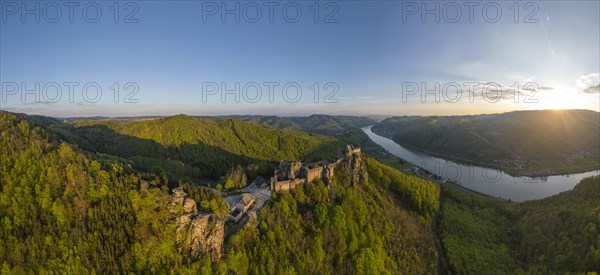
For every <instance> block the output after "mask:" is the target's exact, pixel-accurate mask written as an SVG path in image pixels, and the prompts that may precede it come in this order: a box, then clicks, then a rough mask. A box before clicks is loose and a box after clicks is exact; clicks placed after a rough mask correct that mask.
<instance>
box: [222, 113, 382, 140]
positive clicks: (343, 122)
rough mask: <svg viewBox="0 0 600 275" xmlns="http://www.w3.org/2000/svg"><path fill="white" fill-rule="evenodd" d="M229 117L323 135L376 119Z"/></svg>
mask: <svg viewBox="0 0 600 275" xmlns="http://www.w3.org/2000/svg"><path fill="white" fill-rule="evenodd" d="M231 117H233V118H237V119H241V120H244V121H249V122H253V123H256V124H260V125H269V126H273V127H277V128H282V129H295V130H302V131H305V132H309V133H318V134H323V135H339V134H343V133H345V132H347V131H350V130H356V129H360V128H362V127H365V126H369V125H374V124H377V121H375V120H374V119H371V118H368V117H359V116H330V115H311V116H307V117H279V116H231Z"/></svg>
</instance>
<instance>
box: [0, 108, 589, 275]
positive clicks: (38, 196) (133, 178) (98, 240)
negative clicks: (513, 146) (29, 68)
mask: <svg viewBox="0 0 600 275" xmlns="http://www.w3.org/2000/svg"><path fill="white" fill-rule="evenodd" d="M174 119H175V121H178V122H179V123H183V124H185V123H187V122H184V121H188V120H189V121H190V122H191V123H194V122H195V121H196V120H198V119H197V118H189V117H181V116H178V117H175V118H174ZM165 120H166V122H165ZM179 120H182V121H179ZM200 121H201V122H196V123H199V124H200V125H205V124H204V123H205V122H204V121H202V120H200ZM156 123H164V127H166V128H168V127H172V126H171V125H172V124H173V123H172V122H168V119H160V120H158V122H157V121H141V122H109V121H101V122H94V123H90V122H86V123H80V124H78V125H76V126H75V127H73V126H71V125H69V124H64V123H62V122H60V121H57V120H55V119H52V118H46V117H39V116H26V115H21V114H12V113H8V112H3V111H0V164H1V165H0V264H1V265H2V266H1V270H2V271H1V272H2V273H3V274H9V273H17V274H21V273H48V272H56V273H167V272H175V273H204V274H206V273H219V274H229V273H232V272H233V273H237V274H246V273H253V274H254V273H267V274H274V273H277V274H279V273H301V274H306V273H310V274H312V273H317V274H323V273H352V274H423V273H436V272H440V273H446V272H447V271H450V272H452V273H453V274H507V273H509V274H510V273H530V274H547V273H566V272H577V273H579V272H581V273H586V272H600V237H599V236H600V224H599V223H600V204H599V203H598V198H599V197H600V177H598V176H596V177H592V178H588V179H585V180H583V181H582V182H581V183H579V184H578V185H577V186H576V187H575V188H574V189H573V190H571V191H567V192H563V193H561V194H558V195H555V196H552V197H549V198H546V199H542V200H535V201H527V202H522V203H510V202H506V201H502V200H499V199H495V198H491V197H486V196H481V195H473V194H469V193H465V192H462V191H460V189H455V188H450V187H444V188H441V187H440V186H439V185H438V184H435V183H433V182H429V181H426V180H423V179H421V178H418V177H416V176H412V175H408V174H405V173H403V172H401V171H399V170H397V169H394V168H392V167H389V166H386V165H383V164H381V163H380V162H379V161H377V160H376V159H373V158H370V157H368V156H365V155H363V156H362V157H361V160H360V161H354V162H352V163H351V162H350V161H348V162H343V163H342V164H341V165H340V166H338V168H336V170H335V175H334V178H333V181H332V182H331V183H327V184H326V183H323V182H321V181H317V182H314V183H310V184H305V185H301V186H300V187H298V188H296V189H294V190H291V191H289V192H282V193H279V194H275V195H274V197H273V198H272V199H271V200H270V201H269V202H268V203H267V205H266V206H265V207H264V208H263V209H261V211H260V212H259V213H258V216H257V218H256V220H253V221H252V222H249V223H248V224H247V225H246V226H244V227H243V228H241V230H240V231H237V233H234V234H232V235H230V236H227V237H226V238H225V239H224V240H223V245H224V247H225V250H224V255H223V257H222V258H220V259H219V260H211V257H209V255H207V254H203V256H201V257H199V258H194V259H192V258H190V257H189V255H188V254H186V253H183V252H182V248H181V246H180V244H179V242H178V238H177V234H178V233H177V232H178V224H179V223H180V221H181V219H180V215H181V213H180V212H181V211H182V205H179V206H176V207H175V208H173V206H172V200H173V195H172V193H173V189H174V188H177V187H181V188H183V190H184V191H185V192H186V193H187V194H188V195H189V197H190V198H192V199H194V200H195V202H196V203H197V204H196V205H197V212H198V213H200V212H202V213H214V214H215V215H216V216H217V217H218V218H220V219H223V218H224V217H225V215H226V214H227V213H228V212H229V206H227V205H226V203H225V201H224V200H223V198H222V197H221V196H220V195H218V194H216V193H214V192H213V191H209V190H208V189H206V188H201V187H199V186H198V182H193V181H185V180H182V179H181V178H179V177H177V176H176V175H175V173H173V172H170V171H168V170H169V169H168V168H163V167H162V166H161V165H162V163H154V164H153V166H154V168H155V169H150V170H148V171H147V170H145V169H138V167H137V165H136V162H137V161H139V159H137V158H139V157H136V156H137V155H134V156H130V155H125V154H115V155H117V156H115V155H113V154H111V152H110V151H100V152H102V153H96V152H98V150H96V149H93V148H103V147H104V148H106V150H110V148H108V147H109V146H110V145H111V144H113V143H101V142H100V141H107V140H105V139H92V138H91V134H90V136H86V135H85V134H82V133H81V132H79V131H81V130H80V128H84V129H85V131H87V130H88V129H86V128H85V127H92V128H90V129H95V130H94V131H96V132H94V133H97V134H99V135H102V131H101V130H100V129H106V130H110V129H116V130H114V131H116V132H119V133H120V132H123V133H121V134H119V135H120V136H119V138H122V139H124V140H127V139H129V138H132V143H131V144H128V145H130V146H136V145H135V142H133V141H136V142H139V141H140V140H149V141H152V142H153V143H156V144H159V145H160V146H162V147H163V148H164V147H165V146H166V147H169V146H171V145H172V144H175V143H176V142H175V140H180V142H181V143H185V142H186V141H184V140H187V141H188V142H194V140H195V141H196V142H200V141H199V140H200V139H201V137H197V136H196V135H195V133H197V132H201V131H203V130H204V131H208V132H210V131H216V130H215V129H220V128H224V130H223V131H224V133H233V132H236V133H238V134H239V133H244V131H246V132H247V133H245V134H240V135H248V136H250V137H252V133H254V132H261V131H267V132H268V133H271V134H274V135H285V134H289V135H292V136H293V137H292V139H293V138H297V139H298V140H303V138H306V139H308V140H309V141H302V142H307V144H313V143H310V142H314V145H313V146H314V147H313V148H316V150H322V148H330V147H329V146H331V151H332V152H325V153H324V152H323V151H319V152H308V151H302V150H300V149H298V148H294V146H296V144H295V143H284V144H279V145H278V146H287V147H278V148H281V149H282V150H284V151H287V152H294V153H289V154H298V155H291V156H292V157H294V156H300V155H301V154H304V155H305V156H307V157H308V156H314V157H318V156H319V154H323V153H324V157H327V156H328V155H329V154H334V153H335V152H334V151H335V150H334V146H335V144H344V142H348V141H352V142H354V143H355V144H361V143H364V142H368V141H367V140H365V139H364V136H363V135H361V134H360V133H349V134H345V135H342V136H339V137H336V138H331V137H329V138H328V137H324V136H319V135H310V134H305V133H301V132H297V131H287V130H285V131H283V130H280V129H275V128H272V127H266V126H258V125H255V124H252V123H246V122H242V121H239V120H233V121H230V120H229V119H224V120H214V119H213V120H212V122H210V123H208V125H214V124H216V125H219V123H224V124H225V125H229V127H230V128H231V130H225V128H227V126H218V127H217V126H215V127H216V128H202V127H204V126H199V125H196V126H194V127H189V128H190V129H203V130H189V131H191V132H192V133H191V134H189V135H188V134H185V135H183V136H182V135H178V137H179V138H180V139H173V140H170V139H171V138H173V136H174V135H175V136H177V134H173V133H171V132H173V131H174V132H177V131H179V132H180V133H181V132H186V131H185V130H184V129H179V130H178V128H177V127H175V128H168V130H165V131H163V132H165V134H160V135H159V134H158V133H152V132H150V133H149V134H148V133H146V132H145V131H146V130H148V129H154V127H158V126H155V124H156ZM130 124H133V126H134V127H128V126H130ZM175 124H176V125H177V123H175ZM183 124H182V125H183ZM237 124H240V125H241V126H240V125H237ZM98 125H99V126H102V127H103V128H95V127H97V126H98ZM106 125H109V126H106ZM236 125H237V126H236ZM120 127H122V128H120ZM138 127H140V128H138ZM146 127H147V128H146ZM245 127H247V128H248V129H246V130H242V129H243V128H245ZM140 129H142V130H140ZM234 129H235V130H234ZM114 131H113V133H114ZM157 131H158V129H157ZM269 131H271V132H269ZM133 134H137V135H140V137H134V136H133ZM220 134H221V133H220V132H218V133H216V134H215V138H214V140H213V139H211V141H210V142H212V143H211V144H213V146H215V147H217V148H220V149H221V150H223V151H224V152H229V151H233V150H238V151H234V152H235V154H239V158H240V159H241V160H242V162H241V163H243V164H245V165H246V166H244V165H243V164H239V163H228V165H227V169H223V170H222V172H219V173H216V172H215V176H217V177H218V181H219V182H220V183H222V184H227V183H229V184H231V185H232V186H228V188H230V189H235V188H239V187H241V186H242V185H243V181H244V180H246V182H248V178H249V175H250V171H253V169H254V168H253V169H248V166H251V165H249V164H255V165H256V166H259V165H258V164H256V163H253V161H254V160H256V159H259V160H260V159H261V156H259V155H258V154H259V153H256V152H254V153H253V151H252V150H254V149H253V148H257V147H259V145H249V144H248V145H245V146H244V145H241V144H238V146H237V147H233V148H232V147H226V146H225V145H231V144H230V143H228V142H229V141H235V140H244V139H238V138H234V137H233V136H228V137H225V136H224V137H221V138H216V136H217V135H220ZM144 135H148V136H144ZM224 135H226V134H224ZM233 135H234V136H235V134H233ZM151 137H152V138H151ZM159 137H160V138H159ZM282 138H287V137H282ZM313 139H314V140H313ZM109 140H110V139H109ZM224 140H225V141H224ZM267 140H268V139H267ZM94 142H99V144H93V143H94ZM207 142H209V141H207ZM221 142H222V143H221ZM254 142H262V141H261V140H256V141H254ZM116 144H122V143H119V142H117V143H116ZM221 146H223V148H221ZM269 146H273V144H272V143H267V144H266V145H265V148H268V147H269ZM125 147H127V146H123V147H122V149H123V150H126V148H125ZM90 148H92V149H90ZM140 148H145V147H140ZM157 148H160V147H157ZM335 149H339V148H335ZM140 150H141V149H140ZM267 150H270V149H267ZM271 150H275V149H271ZM250 154H256V155H254V156H248V155H250ZM282 154H285V153H282ZM155 157H156V159H158V160H160V161H164V162H165V165H167V164H169V163H177V162H181V163H183V165H188V164H187V163H185V162H184V161H183V160H179V159H176V158H175V157H173V158H170V157H166V156H164V155H160V154H158V155H156V156H155ZM213 157H215V156H214V155H205V156H199V158H203V159H204V161H207V162H209V161H211V158H213ZM244 161H246V162H244ZM195 168H198V169H200V166H197V167H195ZM260 169H262V168H256V169H254V170H256V171H258V170H260ZM271 172H272V171H271ZM256 173H259V172H256ZM223 187H224V186H223ZM174 209H175V210H174ZM194 215H196V212H194Z"/></svg>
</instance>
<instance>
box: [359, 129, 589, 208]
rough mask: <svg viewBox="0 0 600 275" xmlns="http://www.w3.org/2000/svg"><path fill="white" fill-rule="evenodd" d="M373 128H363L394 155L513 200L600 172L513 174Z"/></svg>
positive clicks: (561, 187)
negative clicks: (412, 145)
mask: <svg viewBox="0 0 600 275" xmlns="http://www.w3.org/2000/svg"><path fill="white" fill-rule="evenodd" d="M371 127H372V126H367V127H364V128H362V130H363V131H364V132H365V133H366V134H367V135H368V136H369V138H371V140H373V141H374V142H375V143H377V144H379V146H381V147H383V148H384V149H385V150H387V151H388V152H390V153H391V154H393V155H395V156H397V157H399V158H402V159H404V160H406V161H408V162H410V163H413V164H415V165H417V166H419V167H421V168H423V169H426V170H428V171H429V172H431V173H434V174H436V175H438V176H440V177H442V178H443V179H446V180H451V181H454V182H456V183H458V184H460V185H461V186H462V187H466V188H468V189H471V190H475V191H478V192H481V193H484V194H488V195H490V196H494V197H501V198H505V199H511V200H513V201H525V200H533V199H540V198H545V197H548V196H552V195H554V194H558V193H560V192H562V191H567V190H571V189H573V187H574V186H575V185H576V184H577V183H578V182H579V181H581V179H583V178H586V177H589V176H593V175H598V174H600V170H595V171H590V172H585V173H578V174H570V175H557V176H548V177H541V178H531V177H513V176H511V175H509V174H506V173H504V172H502V171H500V170H496V169H492V168H487V167H480V166H473V165H468V164H463V163H457V162H454V161H451V160H445V159H442V158H438V157H433V156H430V155H427V154H423V153H419V152H415V151H411V150H408V149H406V148H404V147H402V146H400V145H399V144H398V143H396V142H394V141H393V140H391V139H388V138H385V137H382V136H380V135H377V134H375V133H373V132H372V131H371Z"/></svg>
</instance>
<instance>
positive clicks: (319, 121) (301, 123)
mask: <svg viewBox="0 0 600 275" xmlns="http://www.w3.org/2000/svg"><path fill="white" fill-rule="evenodd" d="M195 117H196V118H200V119H219V118H233V119H239V120H243V121H247V122H252V123H255V124H259V125H268V126H273V127H276V128H280V129H292V130H301V131H305V132H309V133H317V134H322V135H339V134H342V133H345V132H347V131H349V130H353V129H360V128H362V127H365V126H369V125H374V124H376V123H377V121H376V120H374V119H372V118H369V117H365V116H333V115H321V114H314V115H310V116H289V117H285V116H264V115H230V116H195ZM160 118H166V117H164V116H139V117H112V118H111V117H105V116H95V117H69V118H59V119H61V120H64V121H66V122H70V123H75V122H78V121H102V120H112V121H139V120H153V119H160Z"/></svg>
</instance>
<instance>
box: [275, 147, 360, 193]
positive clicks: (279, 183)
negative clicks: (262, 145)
mask: <svg viewBox="0 0 600 275" xmlns="http://www.w3.org/2000/svg"><path fill="white" fill-rule="evenodd" d="M360 154H361V150H360V147H354V146H352V145H348V146H347V147H346V149H345V150H343V151H342V152H341V154H340V155H339V157H338V158H337V159H336V160H335V161H334V162H329V163H327V162H324V163H323V162H321V163H322V164H320V165H319V166H317V167H313V168H308V167H302V163H301V162H300V161H282V162H280V164H279V168H278V169H276V170H275V173H274V176H273V177H271V190H272V191H273V192H281V191H287V190H290V189H294V188H296V187H297V186H298V185H300V184H304V183H309V182H313V181H315V180H317V179H321V180H323V181H325V182H327V183H329V180H330V179H332V178H333V174H334V171H335V167H336V166H337V165H338V164H339V163H341V162H342V161H343V160H347V159H350V158H352V156H353V155H360Z"/></svg>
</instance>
